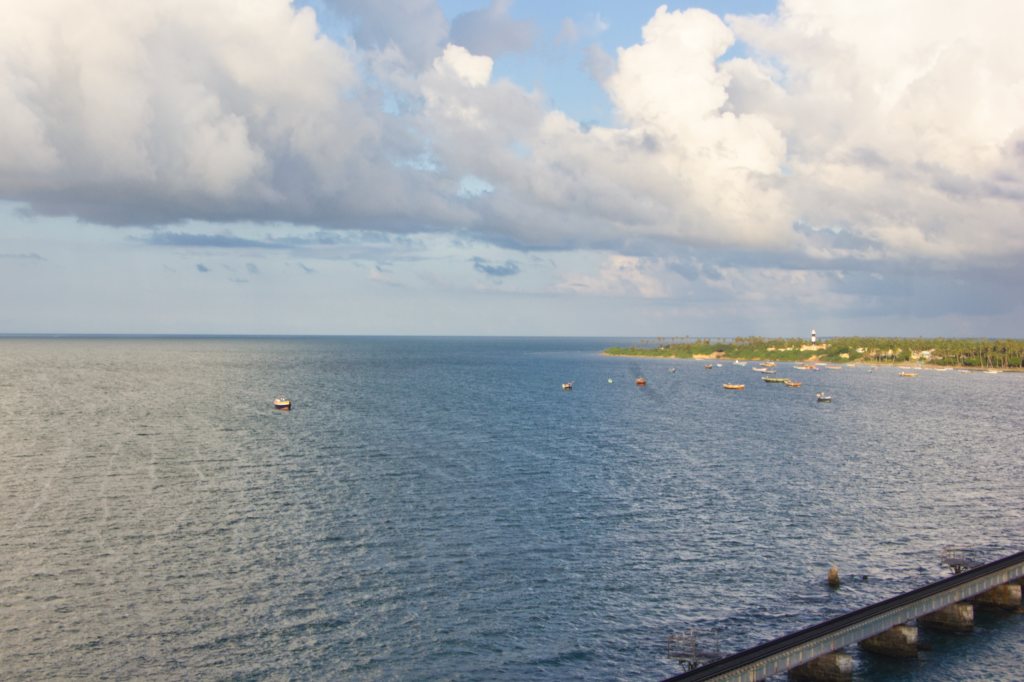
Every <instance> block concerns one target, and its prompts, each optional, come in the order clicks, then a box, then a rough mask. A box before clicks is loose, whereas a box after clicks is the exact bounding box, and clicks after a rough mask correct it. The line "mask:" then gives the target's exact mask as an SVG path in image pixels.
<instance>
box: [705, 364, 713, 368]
mask: <svg viewBox="0 0 1024 682" xmlns="http://www.w3.org/2000/svg"><path fill="white" fill-rule="evenodd" d="M713 367H714V365H704V369H712V368H713Z"/></svg>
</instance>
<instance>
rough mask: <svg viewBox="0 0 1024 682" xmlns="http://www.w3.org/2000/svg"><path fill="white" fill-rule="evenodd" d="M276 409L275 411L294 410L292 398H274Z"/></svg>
mask: <svg viewBox="0 0 1024 682" xmlns="http://www.w3.org/2000/svg"><path fill="white" fill-rule="evenodd" d="M274 409H275V410H290V409H292V401H291V399H290V398H285V397H284V396H277V397H276V398H274Z"/></svg>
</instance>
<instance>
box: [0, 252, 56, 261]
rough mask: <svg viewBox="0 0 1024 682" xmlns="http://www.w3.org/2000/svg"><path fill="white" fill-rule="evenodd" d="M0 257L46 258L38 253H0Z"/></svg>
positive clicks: (13, 258)
mask: <svg viewBox="0 0 1024 682" xmlns="http://www.w3.org/2000/svg"><path fill="white" fill-rule="evenodd" d="M0 258H10V259H12V260H46V259H45V258H43V257H42V256H40V255H39V254H38V253H0Z"/></svg>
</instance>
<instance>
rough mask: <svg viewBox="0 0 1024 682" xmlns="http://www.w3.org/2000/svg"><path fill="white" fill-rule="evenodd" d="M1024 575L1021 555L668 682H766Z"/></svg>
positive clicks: (840, 617) (853, 613)
mask: <svg viewBox="0 0 1024 682" xmlns="http://www.w3.org/2000/svg"><path fill="white" fill-rule="evenodd" d="M1022 576H1024V552H1018V553H1017V554H1013V555H1011V556H1008V557H1005V558H1003V559H999V560H998V561H993V562H991V563H988V564H984V565H982V566H979V567H977V568H973V569H971V570H969V571H964V572H963V573H960V574H957V575H954V576H952V577H950V578H946V579H945V580H940V581H938V582H935V583H932V584H930V585H925V586H924V587H921V588H918V589H916V590H913V591H911V592H906V593H904V594H901V595H898V596H896V597H892V598H891V599H886V600H885V601H881V602H878V603H877V604H872V605H870V606H866V607H864V608H862V609H859V610H857V611H853V612H851V613H848V614H845V615H843V616H839V617H838V618H833V619H832V620H828V621H825V622H823V623H819V624H817V625H812V626H811V627H809V628H806V629H804V630H800V631H798V632H794V633H792V634H789V635H785V636H783V637H779V638H778V639H774V640H772V641H770V642H766V643H764V644H761V645H759V646H755V647H753V648H751V649H747V650H746V651H741V652H739V653H737V654H733V655H731V656H727V657H726V658H723V659H720V660H718V661H714V662H712V663H708V664H707V665H704V666H701V667H700V668H697V669H696V670H691V671H689V672H685V673H682V674H680V675H675V676H674V677H670V678H668V680H666V682H696V681H697V680H716V681H725V680H730V681H732V680H735V681H736V682H741V681H742V682H754V681H755V680H762V679H764V678H766V677H768V676H769V675H774V674H777V673H783V672H786V671H787V670H790V669H792V668H795V667H796V666H798V665H801V664H803V663H806V662H808V661H811V660H813V659H815V658H817V657H819V656H822V655H824V654H827V653H829V652H831V651H836V650H838V649H842V648H843V647H845V646H849V645H851V644H856V643H857V642H860V641H862V640H865V639H867V638H868V637H872V636H874V635H877V634H878V633H880V632H885V631H886V630H888V629H889V628H891V627H893V626H894V625H899V624H900V623H905V622H906V621H908V620H912V619H914V618H917V617H918V616H923V615H925V614H928V613H932V612H933V611H937V610H939V609H941V608H942V607H944V606H948V605H950V604H954V603H956V602H958V601H963V600H965V599H969V598H971V597H973V596H975V595H978V594H981V593H982V592H986V591H988V590H990V589H992V588H993V587H996V586H998V585H1002V584H1004V583H1008V582H1010V581H1011V580H1015V579H1017V578H1020V577H1022Z"/></svg>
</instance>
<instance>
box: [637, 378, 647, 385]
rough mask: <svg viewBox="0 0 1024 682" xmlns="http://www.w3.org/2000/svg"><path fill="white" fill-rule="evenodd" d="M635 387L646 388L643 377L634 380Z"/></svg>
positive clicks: (645, 381)
mask: <svg viewBox="0 0 1024 682" xmlns="http://www.w3.org/2000/svg"><path fill="white" fill-rule="evenodd" d="M636 385H637V386H646V385H647V379H644V378H643V377H637V378H636Z"/></svg>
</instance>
